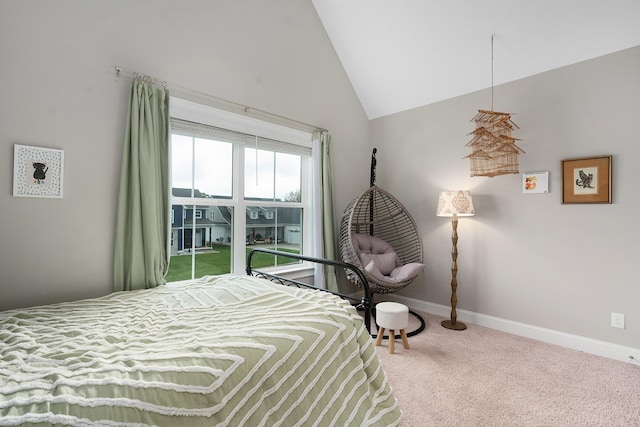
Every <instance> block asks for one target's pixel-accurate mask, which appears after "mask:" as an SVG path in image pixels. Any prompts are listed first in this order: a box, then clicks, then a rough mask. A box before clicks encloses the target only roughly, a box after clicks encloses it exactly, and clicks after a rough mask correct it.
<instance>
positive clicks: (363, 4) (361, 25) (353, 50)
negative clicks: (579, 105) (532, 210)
mask: <svg viewBox="0 0 640 427" xmlns="http://www.w3.org/2000/svg"><path fill="white" fill-rule="evenodd" d="M312 3H313V5H314V7H315V9H316V11H317V13H318V16H319V17H320V20H321V21H322V23H323V25H324V28H325V30H326V32H327V34H328V36H329V39H330V40H331V43H332V44H333V46H334V49H335V51H336V53H337V55H338V57H339V59H340V61H341V62H342V65H343V67H344V69H345V71H346V73H347V75H348V77H349V79H350V80H351V84H352V85H353V88H354V89H355V92H356V94H357V95H358V97H359V99H360V102H361V103H362V106H363V108H364V110H365V112H366V114H367V116H368V117H369V119H374V118H377V117H382V116H386V115H389V114H393V113H397V112H399V111H403V110H408V109H411V108H416V107H420V106H423V105H428V104H432V103H434V102H438V101H442V100H445V99H448V98H453V97H456V96H460V95H464V94H468V93H471V92H475V91H477V90H481V89H486V88H490V87H491V85H492V74H493V79H494V80H493V84H494V86H497V85H499V84H502V83H506V82H510V81H513V80H517V79H521V78H524V77H528V76H532V75H534V74H538V73H541V72H544V71H548V70H552V69H555V68H559V67H563V66H566V65H570V64H575V63H578V62H581V61H585V60H587V59H591V58H595V57H598V56H602V55H606V54H608V53H613V52H616V51H620V50H623V49H627V48H631V47H634V46H638V45H640V25H638V22H637V21H638V17H640V1H637V0H607V1H604V0H587V1H586V0H562V1H557V0H535V1H532V0H530V1H513V0H483V1H477V0H458V1H442V0H419V1H418V0H414V1H386V0H367V1H363V0H340V1H337V0H312ZM492 36H493V43H492ZM492 46H493V49H492ZM492 50H493V52H492ZM492 53H493V55H492ZM492 56H493V59H492ZM492 64H493V73H492ZM499 100H500V95H499V92H496V107H497V108H496V109H498V110H499V109H500V107H499ZM491 103H492V102H491V100H490V99H487V104H491ZM478 107H479V108H481V107H485V108H489V107H491V109H493V106H491V105H485V106H478Z"/></svg>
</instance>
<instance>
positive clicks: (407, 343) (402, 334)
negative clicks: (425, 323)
mask: <svg viewBox="0 0 640 427" xmlns="http://www.w3.org/2000/svg"><path fill="white" fill-rule="evenodd" d="M400 336H401V337H402V342H403V343H404V348H406V349H407V350H408V349H409V340H408V339H407V332H406V331H405V330H404V329H400Z"/></svg>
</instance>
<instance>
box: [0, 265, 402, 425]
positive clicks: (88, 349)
mask: <svg viewBox="0 0 640 427" xmlns="http://www.w3.org/2000/svg"><path fill="white" fill-rule="evenodd" d="M399 419H400V410H399V409H398V406H397V402H396V399H395V397H394V396H393V394H392V391H391V389H390V387H389V385H388V383H387V380H386V376H385V374H384V372H383V371H382V367H381V365H380V362H379V360H378V358H377V356H376V354H375V351H374V347H373V345H372V342H371V337H370V335H369V334H368V332H367V331H366V329H365V327H364V324H363V321H362V318H361V316H360V315H358V313H357V312H356V310H355V309H353V308H352V307H351V305H350V304H349V303H348V302H346V301H344V300H341V299H339V298H338V297H335V296H333V295H331V294H328V293H326V292H321V291H311V290H304V289H297V288H292V287H286V286H282V285H278V284H275V283H272V282H269V281H267V280H264V279H259V278H255V277H250V276H231V277H227V276H225V277H206V278H203V279H200V280H197V281H194V282H192V283H190V284H188V285H183V286H175V287H169V286H163V287H159V288H155V289H150V290H144V291H134V292H119V293H114V294H112V295H109V296H106V297H102V298H96V299H90V300H82V301H76V302H70V303H63V304H54V305H48V306H41V307H32V308H28V309H20V310H10V311H5V312H0V425H19V424H28V425H83V426H91V425H99V426H125V425H126V426H129V425H135V426H147V425H158V426H200V425H207V426H252V427H253V426H269V427H271V426H278V425H280V426H287V427H288V426H297V425H299V426H307V425H308V426H312V425H316V426H323V427H324V426H331V425H335V426H347V425H348V426H351V425H355V426H361V425H362V426H364V425H374V426H393V425H397V424H398V422H399Z"/></svg>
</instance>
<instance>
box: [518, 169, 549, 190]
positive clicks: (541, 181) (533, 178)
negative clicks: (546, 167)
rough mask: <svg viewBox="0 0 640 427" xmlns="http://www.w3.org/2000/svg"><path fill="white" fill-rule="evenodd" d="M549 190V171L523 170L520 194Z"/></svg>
mask: <svg viewBox="0 0 640 427" xmlns="http://www.w3.org/2000/svg"><path fill="white" fill-rule="evenodd" d="M548 192H549V172H525V173H523V174H522V194H536V193H537V194H539V193H548Z"/></svg>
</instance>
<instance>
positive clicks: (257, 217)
mask: <svg viewBox="0 0 640 427" xmlns="http://www.w3.org/2000/svg"><path fill="white" fill-rule="evenodd" d="M172 194H173V195H174V196H176V197H191V190H190V189H186V188H173V189H172ZM194 197H196V198H206V195H204V194H203V193H201V192H200V191H199V190H194ZM261 201H262V202H264V200H256V202H257V203H259V202H261ZM194 220H195V221H194ZM232 223H233V213H232V211H231V208H230V207H228V206H210V205H196V206H195V207H194V206H193V205H182V204H174V205H171V255H177V254H180V253H184V252H189V251H190V250H191V249H192V248H193V249H195V250H198V249H205V248H210V247H211V245H212V244H214V245H215V244H218V245H230V244H231V238H232ZM246 228H247V232H246V239H247V240H246V242H247V243H248V244H257V243H267V244H268V243H276V242H277V243H289V244H293V245H300V244H301V243H302V215H301V209H300V208H288V207H261V206H252V207H248V208H247V209H246Z"/></svg>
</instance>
